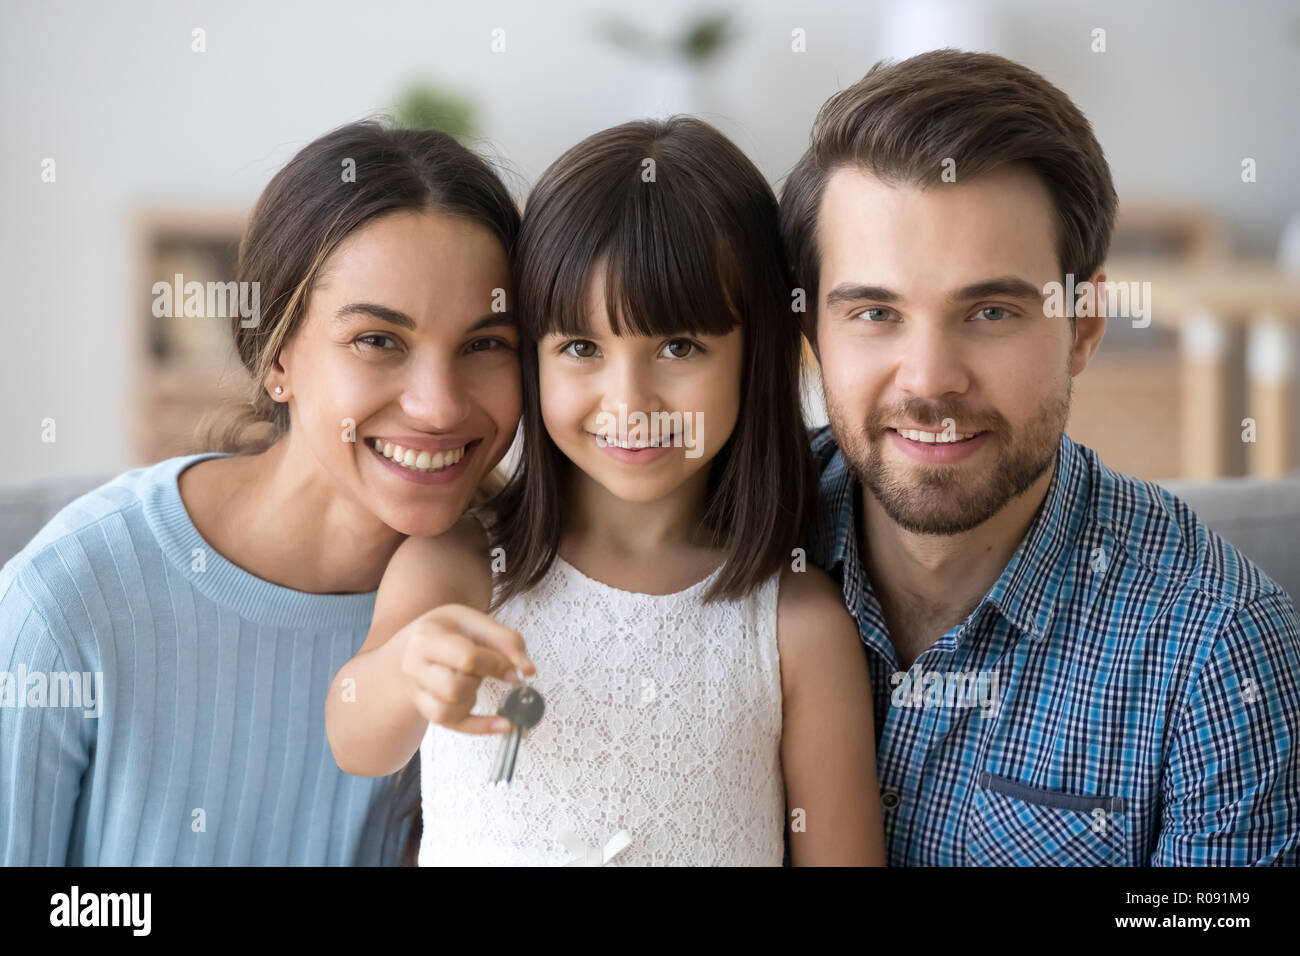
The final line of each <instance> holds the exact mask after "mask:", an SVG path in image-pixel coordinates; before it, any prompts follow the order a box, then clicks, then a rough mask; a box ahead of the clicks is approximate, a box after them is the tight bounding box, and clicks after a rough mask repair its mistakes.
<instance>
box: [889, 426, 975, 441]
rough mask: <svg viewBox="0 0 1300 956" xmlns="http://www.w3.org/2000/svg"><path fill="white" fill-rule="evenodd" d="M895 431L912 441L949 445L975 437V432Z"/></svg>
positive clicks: (909, 429)
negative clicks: (964, 433)
mask: <svg viewBox="0 0 1300 956" xmlns="http://www.w3.org/2000/svg"><path fill="white" fill-rule="evenodd" d="M894 431H896V432H898V434H900V435H902V436H903V437H904V438H907V439H910V440H911V441H919V442H924V443H925V444H927V445H947V444H950V443H951V442H956V441H965V440H966V439H968V438H974V437H975V434H976V433H975V432H971V433H970V434H969V435H963V434H962V433H961V432H954V433H952V434H948V433H946V432H923V431H920V430H918V429H915V428H896V429H894Z"/></svg>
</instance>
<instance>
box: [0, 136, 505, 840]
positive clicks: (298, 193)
mask: <svg viewBox="0 0 1300 956" xmlns="http://www.w3.org/2000/svg"><path fill="white" fill-rule="evenodd" d="M518 230H519V214H518V211H517V209H516V207H515V205H514V203H513V201H512V199H511V197H510V195H509V192H508V191H507V190H506V189H505V187H504V186H503V185H502V183H501V181H500V180H499V179H498V178H497V176H496V175H495V174H494V173H493V172H492V170H491V169H490V168H489V167H488V166H487V165H486V164H485V163H484V162H483V161H482V160H481V159H479V158H478V157H477V156H475V155H474V154H473V153H471V152H469V151H468V150H466V149H465V148H463V147H462V146H460V145H459V144H457V143H456V142H455V141H454V140H452V139H451V138H450V137H447V136H445V135H443V134H440V133H435V132H421V131H410V130H406V131H402V130H388V129H384V128H383V127H381V126H379V125H377V124H374V123H358V124H352V125H349V126H345V127H343V128H341V129H339V130H336V131H334V132H332V133H330V134H328V135H326V136H324V137H322V138H321V139H319V140H316V141H315V142H313V143H311V144H310V145H308V146H307V147H306V148H304V149H303V150H302V151H301V152H300V153H299V154H298V155H297V156H295V157H294V158H293V160H292V161H290V163H289V164H288V165H287V166H286V167H285V168H284V169H283V170H282V171H281V172H280V173H279V174H278V175H277V176H276V177H275V178H274V179H273V180H272V181H271V183H270V185H269V186H268V187H267V189H266V191H265V192H264V193H263V195H262V197H261V198H260V200H259V201H258V204H257V207H256V208H255V210H254V212H253V216H252V219H251V221H250V224H249V228H248V233H247V235H246V236H245V239H244V243H243V245H242V247H241V250H240V266H239V273H240V274H239V276H238V278H239V280H240V281H241V282H256V283H259V291H260V302H261V303H262V307H263V312H262V314H261V315H260V316H258V317H257V321H256V322H255V323H254V322H249V323H248V324H249V327H247V328H245V327H243V324H241V321H240V320H238V319H236V320H235V321H234V322H233V323H232V327H233V329H234V334H235V341H236V346H237V351H238V354H239V356H240V359H241V361H242V363H243V365H244V367H245V368H246V369H247V370H248V372H249V373H250V374H251V377H252V381H253V383H254V385H255V392H254V393H253V395H252V396H251V401H250V402H249V403H248V405H247V406H246V407H245V408H244V410H243V413H242V414H241V416H240V417H238V418H237V419H234V420H232V421H229V422H227V423H225V424H220V423H219V424H217V425H215V426H213V427H212V428H210V429H209V443H208V444H207V445H206V447H210V448H215V449H216V450H215V451H213V452H207V453H203V454H198V455H190V456H184V457H179V458H172V459H168V460H167V461H163V462H160V463H159V464H157V465H154V466H151V467H148V468H141V469H136V470H133V471H129V472H127V473H125V474H123V475H121V476H119V477H118V478H116V479H115V480H113V481H112V482H109V483H108V484H106V485H104V486H103V487H101V488H99V489H97V490H95V491H93V492H91V493H90V494H88V495H86V496H85V497H83V498H81V499H79V500H78V501H76V502H74V503H72V504H71V505H69V506H68V507H67V508H65V509H64V510H63V511H62V512H61V513H60V514H59V515H57V516H56V517H55V518H54V519H53V520H52V521H51V522H50V523H49V524H48V525H47V526H46V527H45V528H44V529H42V531H41V532H40V533H39V534H38V535H37V536H36V537H35V538H34V539H33V540H32V541H31V542H30V543H29V544H28V546H27V547H26V548H25V549H24V550H23V551H22V552H20V553H19V554H18V555H17V556H15V557H14V558H13V559H12V560H11V561H10V562H9V563H8V564H7V565H5V567H4V569H3V572H0V674H3V673H4V672H8V673H10V674H15V673H21V674H23V675H27V676H26V679H25V680H24V686H23V687H20V688H18V692H19V695H20V696H21V697H22V705H21V706H0V768H3V774H2V775H0V820H4V821H5V825H4V826H3V827H0V863H3V864H5V865H15V864H35V865H50V864H55V865H57V864H69V865H141V864H145V865H188V864H205V865H211V864H215V865H263V864H265V865H286V864H289V865H333V864H371V863H394V862H396V861H397V850H398V848H399V845H400V840H401V835H400V834H399V833H398V832H397V830H396V828H395V827H393V826H391V824H392V823H393V819H392V816H393V814H392V812H391V811H392V810H393V808H394V807H395V806H397V805H398V795H397V794H396V793H395V789H396V788H395V783H394V781H393V780H392V779H391V778H390V779H381V780H376V779H367V778H359V777H350V776H348V775H346V774H344V773H343V772H342V771H341V770H339V768H338V766H337V765H336V764H335V762H334V759H333V757H332V756H331V754H330V751H329V747H328V745H327V742H326V737H325V727H324V712H323V708H322V707H321V701H322V700H324V698H325V695H326V693H327V692H328V688H329V686H330V679H331V677H332V676H333V675H334V673H335V672H336V671H338V669H339V668H340V667H341V666H342V665H343V664H344V662H346V661H347V660H348V659H349V658H350V657H351V656H352V655H353V654H354V653H355V652H356V650H357V648H358V647H359V646H360V645H361V643H362V641H363V639H364V638H365V635H366V631H367V628H368V627H369V626H370V621H371V613H372V610H373V607H374V600H375V589H376V588H377V587H378V584H379V580H380V578H381V576H382V574H383V571H384V568H385V566H386V565H387V563H388V559H389V558H390V557H391V555H392V554H393V552H394V551H395V550H396V549H397V547H398V545H399V544H400V543H401V542H402V541H403V540H404V537H405V536H406V535H410V534H417V535H435V534H439V533H441V532H442V531H444V530H446V529H447V528H449V527H451V526H452V524H454V523H455V521H456V520H457V518H458V517H459V516H460V515H461V513H462V512H463V511H464V510H465V508H466V507H467V506H468V505H469V504H470V503H471V501H472V500H475V499H476V489H478V486H479V484H480V482H482V481H483V480H484V479H486V478H487V477H488V476H489V473H490V472H491V471H492V469H493V467H494V466H495V465H496V464H497V462H498V461H499V460H500V459H501V457H502V455H503V454H504V453H505V451H506V449H507V448H508V447H509V445H510V442H511V440H512V439H513V437H514V434H515V431H516V428H517V425H518V420H519V413H520V384H519V366H518V359H517V356H516V348H517V345H518V342H517V331H516V328H515V322H514V319H513V317H512V316H511V315H510V314H509V313H508V312H507V311H505V310H504V305H505V303H506V301H507V296H506V291H507V288H508V285H509V257H510V255H511V254H512V251H513V246H514V242H515V238H516V236H517V233H518ZM188 321H193V320H192V319H191V320H188ZM253 426H257V427H260V429H261V432H262V433H261V434H260V435H253V434H250V427H253ZM69 675H75V677H76V680H75V681H74V680H73V677H72V676H69ZM82 675H90V676H89V677H86V678H84V679H83V677H82ZM98 675H102V677H100V676H98ZM100 681H102V683H99V682H100ZM34 684H37V685H40V686H41V687H43V688H45V689H47V690H48V691H50V693H48V694H47V693H45V692H44V691H41V692H40V693H37V690H38V688H36V687H34V686H33V685H34ZM74 684H75V685H76V686H78V687H86V688H95V687H96V686H102V694H101V695H99V699H98V701H97V703H96V705H95V706H96V707H97V708H98V714H97V715H94V719H87V714H90V713H91V708H87V707H80V708H76V709H74V708H72V707H69V706H66V704H67V699H66V695H63V696H61V697H60V699H59V700H55V699H54V697H55V695H54V693H53V691H54V690H55V688H56V687H71V686H73V685H74ZM3 686H4V685H3V682H2V681H0V694H2V693H3ZM344 693H345V694H346V693H348V691H347V690H346V689H345V690H344ZM37 698H40V699H39V700H38V699H37ZM81 703H83V704H84V703H85V701H84V700H83V701H81ZM51 704H55V705H56V706H50V705H51Z"/></svg>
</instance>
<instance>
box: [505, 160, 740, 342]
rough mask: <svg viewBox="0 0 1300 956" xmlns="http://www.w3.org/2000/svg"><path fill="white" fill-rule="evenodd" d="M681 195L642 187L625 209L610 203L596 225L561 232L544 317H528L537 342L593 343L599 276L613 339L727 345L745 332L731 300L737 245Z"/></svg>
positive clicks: (631, 191)
mask: <svg viewBox="0 0 1300 956" xmlns="http://www.w3.org/2000/svg"><path fill="white" fill-rule="evenodd" d="M682 192H684V191H683V190H676V189H673V188H672V187H671V186H670V185H669V184H668V183H665V182H662V181H661V182H657V183H643V182H640V181H639V180H637V181H636V182H635V184H634V185H631V186H628V187H625V191H624V195H623V196H622V201H621V202H619V201H617V199H616V201H614V202H608V203H602V204H601V205H600V206H599V207H598V209H599V212H598V213H597V217H596V221H592V220H591V219H588V220H587V221H585V222H577V221H572V222H569V223H566V224H564V225H565V227H567V228H562V229H561V230H557V232H562V233H568V235H566V236H562V237H561V236H554V235H553V236H552V237H551V241H552V242H555V245H554V246H553V248H554V249H559V250H564V252H563V253H561V254H558V255H557V257H556V258H557V259H558V261H557V262H556V266H557V269H556V276H555V280H554V282H552V283H550V284H549V289H548V293H549V294H548V295H547V296H546V297H545V301H544V303H541V308H540V309H539V310H538V311H539V314H536V315H534V316H531V317H530V318H531V320H532V322H533V323H534V324H535V328H536V329H537V337H538V338H540V337H541V336H544V335H547V334H551V333H557V334H560V335H573V336H590V335H591V321H590V319H591V316H590V314H589V311H588V297H589V292H590V289H591V284H592V282H593V281H594V279H595V278H596V277H597V275H598V274H599V275H600V276H601V278H603V280H604V283H605V312H606V315H607V316H608V318H609V323H610V328H611V329H612V330H613V332H614V334H615V335H644V336H651V337H666V336H672V335H683V334H689V335H725V334H727V333H728V332H730V331H731V330H732V329H734V328H735V327H736V326H737V325H738V324H739V323H740V321H741V313H740V309H739V308H738V303H736V302H735V301H734V299H733V295H734V294H733V293H732V292H731V291H730V287H731V286H733V285H734V284H735V283H736V282H737V281H738V280H739V278H740V273H739V269H738V263H736V262H735V257H734V255H733V254H732V253H731V251H730V248H729V246H730V245H731V242H730V240H731V237H729V236H726V235H720V234H717V230H716V228H715V226H714V224H713V223H711V222H709V221H708V219H707V218H706V215H705V213H704V212H703V208H702V207H703V204H702V203H701V202H700V201H699V199H698V197H694V196H690V195H681V193H682ZM556 240H558V242H557V241H556ZM599 270H603V273H601V272H600V271H599Z"/></svg>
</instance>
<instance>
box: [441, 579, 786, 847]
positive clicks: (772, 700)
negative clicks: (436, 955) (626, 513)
mask: <svg viewBox="0 0 1300 956" xmlns="http://www.w3.org/2000/svg"><path fill="white" fill-rule="evenodd" d="M717 573H718V572H717V571H714V572H713V574H711V575H710V576H709V577H707V578H705V579H704V580H703V581H700V582H699V583H697V584H695V585H694V586H692V587H690V588H687V589H686V590H684V591H679V592H677V593H675V594H665V595H651V594H637V593H632V592H629V591H623V590H619V589H618V588H614V587H610V586H608V585H606V584H602V583H600V582H599V581H596V580H593V579H592V578H590V577H587V576H586V575H585V574H583V573H582V572H580V571H578V570H577V569H576V568H575V567H573V566H572V565H570V564H568V563H567V562H565V561H564V560H563V559H561V558H560V557H558V556H557V557H556V559H555V562H554V563H553V564H552V566H551V568H550V570H549V571H548V573H547V575H546V577H545V578H543V579H542V581H541V582H539V584H538V585H537V586H536V587H535V588H534V589H532V590H531V591H529V592H528V593H526V594H523V595H519V596H516V597H515V598H513V599H512V600H511V601H509V602H508V603H507V604H506V605H505V606H504V607H502V608H501V609H500V611H499V612H498V613H497V614H496V615H495V616H496V619H497V620H499V621H501V623H503V624H505V625H507V626H509V627H511V628H513V629H514V630H516V631H518V632H519V633H520V634H522V635H523V638H524V641H525V642H526V644H527V647H528V654H529V657H530V658H531V659H532V661H533V663H534V664H535V665H536V666H537V674H536V676H535V677H534V678H531V683H533V685H534V686H536V687H537V688H538V690H540V691H541V692H542V695H543V696H544V698H545V701H546V714H545V716H544V717H543V718H542V721H541V723H540V724H538V725H537V726H536V727H534V728H533V729H532V730H531V731H529V732H528V734H527V735H526V736H525V738H524V740H523V742H522V744H521V745H520V749H519V757H518V761H517V762H516V764H515V773H514V780H513V782H512V783H511V785H510V786H509V787H502V788H499V789H498V788H495V787H491V786H489V784H488V775H489V773H490V772H491V769H492V764H493V761H494V759H495V758H496V754H497V750H498V748H499V747H500V745H501V740H502V737H501V736H499V735H496V734H486V735H481V736H480V735H473V734H461V733H457V732H455V731H451V730H447V729H446V728H445V727H439V726H437V725H434V724H430V725H429V729H428V731H427V732H426V734H425V736H424V740H423V741H422V742H421V744H420V778H421V794H422V797H423V815H424V832H423V836H422V837H421V841H420V853H419V862H420V865H421V866H440V865H469V866H475V865H481V866H500V865H540V866H554V865H565V864H568V865H580V864H586V865H596V864H599V863H602V862H608V864H609V865H612V866H620V865H622V866H645V865H676V866H688V865H700V866H780V865H781V861H782V857H783V853H784V822H785V788H784V783H783V778H782V774H781V759H780V744H781V670H780V660H779V657H778V654H777V643H776V602H777V589H778V585H779V581H780V574H779V573H778V574H774V575H773V576H772V577H771V578H769V579H768V580H767V581H766V582H765V583H764V584H763V585H762V586H760V587H759V588H757V589H756V590H754V591H752V592H751V593H750V594H749V595H747V596H746V597H745V599H743V600H741V601H737V602H723V603H715V604H712V605H706V604H704V603H702V601H701V600H700V598H701V596H702V595H703V593H704V592H705V590H706V589H707V587H708V585H709V584H710V583H711V581H712V580H713V578H714V576H716V575H717ZM509 689H510V685H509V684H506V683H505V682H504V681H499V680H496V679H493V678H488V679H486V680H484V681H483V683H482V685H481V686H480V688H479V694H478V703H477V706H476V707H475V708H474V712H475V713H478V714H488V713H496V709H497V706H498V705H499V704H500V702H501V700H502V698H503V697H504V696H505V694H506V693H507V692H508V691H509ZM611 857H612V858H611Z"/></svg>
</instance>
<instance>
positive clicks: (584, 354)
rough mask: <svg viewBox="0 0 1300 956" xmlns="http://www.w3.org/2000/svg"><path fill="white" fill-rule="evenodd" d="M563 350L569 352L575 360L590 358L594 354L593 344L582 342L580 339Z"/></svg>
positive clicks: (594, 347)
mask: <svg viewBox="0 0 1300 956" xmlns="http://www.w3.org/2000/svg"><path fill="white" fill-rule="evenodd" d="M564 349H565V351H568V352H571V353H572V354H573V356H574V357H575V358H591V357H592V356H593V355H595V354H596V346H595V343H593V342H584V341H582V340H581V339H576V340H574V341H572V342H570V343H569V344H568V345H566V346H565V347H564Z"/></svg>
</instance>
